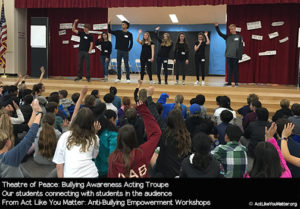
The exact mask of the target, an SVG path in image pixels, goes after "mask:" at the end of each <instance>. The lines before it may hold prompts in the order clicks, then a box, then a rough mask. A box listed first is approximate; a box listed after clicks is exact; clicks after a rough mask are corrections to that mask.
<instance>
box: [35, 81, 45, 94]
mask: <svg viewBox="0 0 300 209" xmlns="http://www.w3.org/2000/svg"><path fill="white" fill-rule="evenodd" d="M43 86H44V84H42V83H38V84H35V85H34V86H33V88H32V93H33V95H37V94H39V93H42V89H43Z"/></svg>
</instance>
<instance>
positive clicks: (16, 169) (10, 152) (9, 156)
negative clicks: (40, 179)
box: [0, 100, 42, 178]
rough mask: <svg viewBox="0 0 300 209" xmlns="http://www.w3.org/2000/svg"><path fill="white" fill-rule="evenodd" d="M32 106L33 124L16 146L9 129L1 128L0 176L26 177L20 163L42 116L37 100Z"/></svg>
mask: <svg viewBox="0 0 300 209" xmlns="http://www.w3.org/2000/svg"><path fill="white" fill-rule="evenodd" d="M32 108H33V112H34V114H33V117H32V118H31V121H32V122H33V124H32V126H31V127H30V130H29V131H28V133H27V134H26V136H25V137H24V138H23V139H22V140H21V142H20V143H19V144H18V145H16V146H15V147H12V144H13V141H12V138H11V137H10V134H9V133H7V130H3V129H0V178H22V177H24V175H23V173H22V170H21V168H20V164H21V162H22V160H23V158H24V157H25V155H26V153H27V151H28V150H29V149H30V147H31V145H32V143H33V141H34V139H35V136H36V134H37V132H38V129H39V124H40V120H41V117H42V114H41V112H42V109H41V107H40V106H39V103H38V101H37V100H34V101H33V103H32Z"/></svg>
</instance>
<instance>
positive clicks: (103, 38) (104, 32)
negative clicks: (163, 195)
mask: <svg viewBox="0 0 300 209" xmlns="http://www.w3.org/2000/svg"><path fill="white" fill-rule="evenodd" d="M104 34H105V35H106V37H107V41H109V40H108V33H106V32H104V33H102V36H101V39H102V41H105V40H104V38H103V35H104Z"/></svg>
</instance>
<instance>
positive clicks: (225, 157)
mask: <svg viewBox="0 0 300 209" xmlns="http://www.w3.org/2000/svg"><path fill="white" fill-rule="evenodd" d="M242 135H243V132H242V130H241V129H240V128H239V127H238V126H235V125H228V127H227V128H226V133H225V142H226V144H225V145H219V146H217V147H216V148H215V149H214V150H213V151H211V153H212V155H213V156H214V157H215V158H216V159H217V160H218V161H220V162H221V163H222V165H223V167H224V176H225V177H226V178H242V177H243V176H244V174H245V173H246V171H247V165H248V159H247V153H246V147H244V146H242V145H240V144H239V140H240V138H241V136H242Z"/></svg>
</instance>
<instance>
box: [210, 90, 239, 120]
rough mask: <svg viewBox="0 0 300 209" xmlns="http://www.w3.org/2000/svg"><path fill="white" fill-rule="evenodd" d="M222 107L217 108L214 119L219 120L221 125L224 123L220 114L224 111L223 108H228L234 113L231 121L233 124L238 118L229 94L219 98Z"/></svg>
mask: <svg viewBox="0 0 300 209" xmlns="http://www.w3.org/2000/svg"><path fill="white" fill-rule="evenodd" d="M219 102H220V107H219V108H217V109H216V110H215V113H214V119H215V121H216V122H217V125H220V124H221V123H222V121H221V118H220V115H221V113H222V112H223V110H228V111H230V112H231V113H232V114H233V120H231V121H230V123H231V124H235V119H236V113H235V111H233V110H232V108H231V106H230V99H229V97H227V96H221V97H220V99H219Z"/></svg>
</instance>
